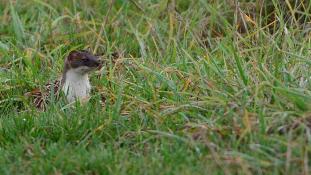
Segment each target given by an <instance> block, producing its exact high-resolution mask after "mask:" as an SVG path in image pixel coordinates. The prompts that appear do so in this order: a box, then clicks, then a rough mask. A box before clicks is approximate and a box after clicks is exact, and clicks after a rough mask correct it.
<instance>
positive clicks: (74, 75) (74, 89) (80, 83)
mask: <svg viewBox="0 0 311 175" xmlns="http://www.w3.org/2000/svg"><path fill="white" fill-rule="evenodd" d="M62 82H63V88H62V89H63V91H64V93H65V94H66V97H67V100H68V101H69V102H72V101H75V100H76V99H79V100H83V99H85V98H88V96H89V92H90V88H91V87H90V82H89V77H88V74H81V73H79V72H76V71H75V70H68V71H66V72H65V73H64V75H63V80H62Z"/></svg>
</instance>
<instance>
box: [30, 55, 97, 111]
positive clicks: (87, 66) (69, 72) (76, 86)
mask: <svg viewBox="0 0 311 175" xmlns="http://www.w3.org/2000/svg"><path fill="white" fill-rule="evenodd" d="M100 65H101V62H100V59H99V58H98V57H96V56H94V55H93V54H91V53H90V52H88V51H85V50H79V51H78V50H75V51H71V52H70V53H69V55H68V56H67V58H66V59H65V64H64V70H63V75H62V77H61V78H60V79H58V80H56V81H54V82H53V83H48V84H46V86H45V87H44V88H43V89H41V90H40V89H35V90H33V91H31V92H29V93H26V95H27V96H32V97H34V100H33V102H34V105H35V106H36V107H37V108H39V109H45V106H46V104H47V103H48V101H49V99H50V95H51V94H52V93H53V94H54V96H55V99H58V97H59V94H60V92H61V91H62V92H63V93H64V94H65V96H66V99H67V101H68V102H69V103H72V102H75V101H77V100H79V101H80V102H87V101H88V99H89V96H90V91H91V85H90V81H89V76H88V74H89V73H90V72H91V71H93V70H95V69H97V68H98V67H100ZM52 87H54V88H52ZM53 91H54V92H53Z"/></svg>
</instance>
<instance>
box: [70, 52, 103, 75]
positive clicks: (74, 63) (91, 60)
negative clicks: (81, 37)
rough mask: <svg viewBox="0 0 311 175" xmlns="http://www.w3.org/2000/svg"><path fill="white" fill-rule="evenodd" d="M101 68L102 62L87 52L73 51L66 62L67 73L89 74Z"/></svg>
mask: <svg viewBox="0 0 311 175" xmlns="http://www.w3.org/2000/svg"><path fill="white" fill-rule="evenodd" d="M100 66H101V61H100V59H99V58H98V57H97V56H94V55H93V54H91V53H90V52H88V51H86V50H74V51H71V52H70V53H69V55H68V57H67V58H66V60H65V71H69V70H70V71H74V72H76V73H79V74H87V73H89V72H90V71H92V70H95V69H97V68H98V67H100Z"/></svg>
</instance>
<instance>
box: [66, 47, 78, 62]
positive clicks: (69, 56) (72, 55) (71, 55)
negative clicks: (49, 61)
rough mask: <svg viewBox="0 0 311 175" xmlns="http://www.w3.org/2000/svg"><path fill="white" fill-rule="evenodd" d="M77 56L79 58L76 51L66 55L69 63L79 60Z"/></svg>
mask: <svg viewBox="0 0 311 175" xmlns="http://www.w3.org/2000/svg"><path fill="white" fill-rule="evenodd" d="M79 56H80V54H79V52H78V51H76V50H73V51H71V52H70V53H69V55H68V60H69V61H72V60H76V59H79Z"/></svg>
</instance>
